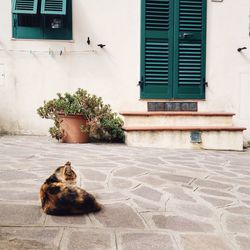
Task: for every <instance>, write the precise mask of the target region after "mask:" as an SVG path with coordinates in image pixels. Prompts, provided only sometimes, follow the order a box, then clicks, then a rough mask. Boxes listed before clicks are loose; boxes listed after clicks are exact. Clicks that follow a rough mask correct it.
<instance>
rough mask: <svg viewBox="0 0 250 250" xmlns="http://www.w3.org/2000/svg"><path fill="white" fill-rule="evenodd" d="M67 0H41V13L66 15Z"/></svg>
mask: <svg viewBox="0 0 250 250" xmlns="http://www.w3.org/2000/svg"><path fill="white" fill-rule="evenodd" d="M66 9H67V0H42V5H41V13H42V14H53V15H66Z"/></svg>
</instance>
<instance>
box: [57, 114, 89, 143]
mask: <svg viewBox="0 0 250 250" xmlns="http://www.w3.org/2000/svg"><path fill="white" fill-rule="evenodd" d="M59 118H60V131H61V133H62V134H63V137H62V142H67V143H86V142H88V140H89V134H88V133H86V132H82V131H81V126H82V125H83V126H85V125H86V124H87V120H86V119H85V118H84V116H83V115H67V116H65V115H63V114H59Z"/></svg>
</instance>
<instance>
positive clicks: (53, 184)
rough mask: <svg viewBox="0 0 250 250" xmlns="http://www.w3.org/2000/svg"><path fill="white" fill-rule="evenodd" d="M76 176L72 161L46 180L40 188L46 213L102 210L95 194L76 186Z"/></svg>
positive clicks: (77, 212)
mask: <svg viewBox="0 0 250 250" xmlns="http://www.w3.org/2000/svg"><path fill="white" fill-rule="evenodd" d="M76 177H77V175H76V173H75V172H74V171H73V170H72V168H71V163H70V162H67V163H66V164H65V165H64V166H61V167H59V168H57V169H56V171H55V172H54V174H52V175H51V176H50V177H49V178H48V179H47V180H46V181H45V182H44V184H43V185H42V186H41V189H40V199H41V202H42V209H43V211H44V212H45V213H46V214H51V215H73V214H87V213H91V212H98V211H100V210H101V205H100V204H98V203H97V201H96V200H95V198H94V196H93V195H91V194H89V193H87V192H86V191H85V190H83V189H81V188H79V187H77V186H76Z"/></svg>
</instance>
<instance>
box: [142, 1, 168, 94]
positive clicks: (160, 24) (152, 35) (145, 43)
mask: <svg viewBox="0 0 250 250" xmlns="http://www.w3.org/2000/svg"><path fill="white" fill-rule="evenodd" d="M142 8H143V11H142V26H143V27H142V51H141V81H140V86H141V96H142V97H143V98H167V97H168V98H170V97H171V95H172V84H169V83H171V82H172V75H173V73H172V72H173V69H172V64H169V62H170V61H171V60H172V55H173V49H172V47H173V16H172V15H171V13H172V12H173V1H171V0H157V1H156V0H142Z"/></svg>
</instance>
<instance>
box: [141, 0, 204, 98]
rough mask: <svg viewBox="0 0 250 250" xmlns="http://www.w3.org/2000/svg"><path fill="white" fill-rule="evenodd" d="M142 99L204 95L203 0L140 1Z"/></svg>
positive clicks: (197, 96)
mask: <svg viewBox="0 0 250 250" xmlns="http://www.w3.org/2000/svg"><path fill="white" fill-rule="evenodd" d="M141 41H142V46H141V81H140V86H141V98H175V99H204V98H205V88H204V83H205V60H206V58H205V51H206V0H142V39H141Z"/></svg>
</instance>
